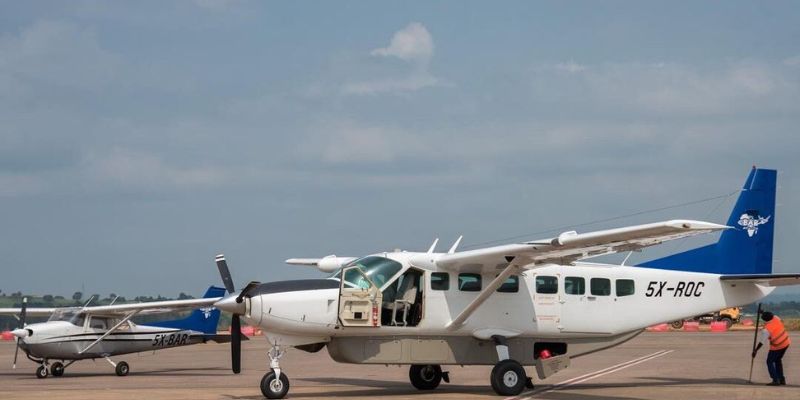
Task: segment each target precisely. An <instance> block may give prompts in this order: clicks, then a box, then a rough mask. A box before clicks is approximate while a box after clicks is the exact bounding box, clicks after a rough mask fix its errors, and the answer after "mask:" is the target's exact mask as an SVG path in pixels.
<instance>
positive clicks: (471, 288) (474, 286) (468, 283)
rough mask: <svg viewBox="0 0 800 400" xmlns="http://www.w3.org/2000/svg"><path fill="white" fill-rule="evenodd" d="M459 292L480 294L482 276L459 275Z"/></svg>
mask: <svg viewBox="0 0 800 400" xmlns="http://www.w3.org/2000/svg"><path fill="white" fill-rule="evenodd" d="M458 290H460V291H462V292H480V291H481V275H480V274H468V273H463V274H458Z"/></svg>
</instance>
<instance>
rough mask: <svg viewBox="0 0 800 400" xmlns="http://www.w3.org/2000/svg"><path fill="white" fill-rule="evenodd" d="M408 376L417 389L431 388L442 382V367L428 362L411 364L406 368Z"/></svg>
mask: <svg viewBox="0 0 800 400" xmlns="http://www.w3.org/2000/svg"><path fill="white" fill-rule="evenodd" d="M408 378H409V379H411V384H412V385H414V387H415V388H417V389H419V390H433V389H436V388H437V387H438V386H439V384H440V383H441V382H442V367H440V366H438V365H430V364H428V365H412V366H411V368H409V369H408Z"/></svg>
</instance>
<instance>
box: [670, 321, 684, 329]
mask: <svg viewBox="0 0 800 400" xmlns="http://www.w3.org/2000/svg"><path fill="white" fill-rule="evenodd" d="M669 326H671V327H672V329H681V328H683V320H682V319H679V320H677V321H672V322H670V324H669Z"/></svg>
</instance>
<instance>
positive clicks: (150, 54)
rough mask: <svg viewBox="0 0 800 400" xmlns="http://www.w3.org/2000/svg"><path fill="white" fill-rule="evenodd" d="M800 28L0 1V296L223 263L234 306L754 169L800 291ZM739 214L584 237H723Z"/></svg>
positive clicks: (751, 20) (206, 4)
mask: <svg viewBox="0 0 800 400" xmlns="http://www.w3.org/2000/svg"><path fill="white" fill-rule="evenodd" d="M799 17H800V5H798V3H796V2H732V1H725V2H702V3H696V2H663V3H655V2H603V3H599V2H569V3H566V2H548V3H544V2H504V3H501V4H497V3H493V2H447V1H443V2H419V3H408V2H394V3H378V2H343V3H334V2H287V3H267V2H255V1H253V2H245V1H242V2H240V1H211V0H202V1H200V0H199V1H183V2H163V1H149V2H148V1H144V2H127V3H122V2H91V1H74V2H42V1H31V2H12V1H0V204H1V205H2V207H1V208H0V216H1V217H2V218H1V219H2V229H0V250H2V252H3V254H4V263H3V267H2V271H3V279H2V281H1V282H2V283H0V290H3V291H6V292H10V291H14V290H23V291H26V292H35V293H46V292H53V293H62V294H70V293H71V292H72V291H74V290H78V289H80V287H81V286H84V287H85V290H86V291H87V292H91V293H101V294H107V293H109V292H115V293H121V294H128V295H132V294H167V295H174V294H177V293H178V292H191V293H197V294H200V293H201V292H202V289H203V288H204V287H205V286H207V285H208V284H210V283H218V281H219V280H218V277H217V274H216V268H215V267H214V265H213V256H214V255H215V254H216V253H217V252H221V251H224V252H225V253H226V254H227V255H228V258H229V260H230V263H231V267H232V270H233V274H234V278H235V280H236V281H237V282H238V283H244V282H247V281H249V280H261V281H270V280H277V279H288V278H298V277H310V276H317V275H318V274H317V273H315V272H314V271H311V270H306V269H302V268H297V267H289V266H285V265H283V263H282V262H283V260H284V259H286V258H289V257H315V256H324V255H328V254H338V255H345V256H351V255H361V254H365V253H370V252H375V251H383V250H391V249H394V248H403V249H409V250H415V249H425V248H427V246H428V245H429V244H430V242H431V241H432V240H433V239H434V238H435V237H441V238H442V241H443V242H451V241H453V240H455V238H456V237H457V236H458V235H459V234H464V235H465V239H464V243H465V244H466V245H469V244H475V243H480V242H484V241H490V240H495V239H501V238H505V237H510V236H515V235H518V234H526V233H534V232H540V231H544V230H547V229H549V228H552V227H559V226H564V225H572V224H580V223H583V222H586V221H592V220H598V219H603V218H607V217H613V216H618V215H626V214H629V213H633V212H636V211H640V210H645V209H650V208H657V207H662V206H667V205H672V204H678V203H683V202H688V201H692V200H696V199H700V198H706V197H712V196H716V195H719V194H724V193H729V192H731V191H733V190H735V189H737V188H739V187H740V186H741V183H742V182H743V180H744V178H745V176H746V174H747V172H748V169H749V168H750V166H751V165H753V164H757V165H759V166H764V167H771V168H777V169H779V170H780V171H781V174H780V176H779V184H780V189H779V190H780V194H779V203H780V204H781V205H780V207H779V209H778V217H777V218H778V219H777V221H776V223H777V225H776V227H777V234H778V239H777V243H776V260H777V263H776V267H775V269H776V270H777V271H780V272H790V271H797V270H798V267H797V266H795V265H793V263H792V260H793V253H792V252H791V247H792V240H791V238H793V237H797V236H798V235H800V217H798V213H797V212H796V211H795V210H794V209H793V205H796V204H798V198H800V177H798V166H799V165H798V153H799V150H800V138H798V126H800V124H799V123H800V113H798V112H800V45H799V44H798V43H800V24H797V21H798V20H799V19H800V18H799ZM725 201H726V202H707V203H703V204H701V205H699V206H694V207H685V208H679V209H671V210H668V211H665V212H661V213H653V214H648V215H644V216H637V217H635V218H629V219H625V220H618V221H614V222H612V223H607V224H598V225H595V226H591V227H582V228H581V229H594V228H601V227H606V226H617V225H621V224H628V223H638V222H646V221H653V220H658V219H663V218H675V217H688V218H701V219H711V220H714V221H717V222H724V221H725V219H726V216H727V213H728V211H727V210H728V208H729V206H730V203H731V202H732V199H731V198H728V199H725ZM555 233H558V232H555ZM542 235H544V236H547V235H548V234H542ZM533 238H535V236H534V237H533ZM445 245H447V244H445ZM443 246H444V245H443ZM681 246H685V245H681ZM674 248H675V246H672V247H669V248H665V249H660V250H658V249H657V250H655V253H649V254H657V253H658V252H659V251H662V252H663V251H667V250H671V249H674ZM647 256H648V254H643V255H638V254H637V255H635V256H634V257H638V258H639V259H644V258H646V257H647Z"/></svg>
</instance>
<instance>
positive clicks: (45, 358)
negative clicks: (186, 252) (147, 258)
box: [0, 286, 241, 378]
mask: <svg viewBox="0 0 800 400" xmlns="http://www.w3.org/2000/svg"><path fill="white" fill-rule="evenodd" d="M224 294H225V290H224V289H222V288H218V287H214V286H212V287H210V288H208V290H207V291H206V294H205V296H204V298H202V299H189V300H169V301H156V302H150V303H136V304H118V305H113V304H112V305H106V306H92V307H88V306H85V307H67V308H28V307H27V298H24V299H23V303H22V307H21V308H0V314H9V315H17V316H18V317H19V328H17V329H15V330H13V331H12V332H11V333H12V334H13V335H14V336H16V337H17V348H16V350H15V351H14V368H16V367H17V355H18V353H19V349H20V348H22V350H23V351H24V352H25V355H26V356H27V357H28V359H30V360H31V361H33V362H35V363H37V364H40V366H39V367H38V368H37V369H36V377H37V378H46V377H47V376H48V375H51V374H52V375H53V376H62V375H64V370H65V369H66V368H67V367H69V366H70V365H72V364H73V363H75V362H76V361H79V360H86V359H96V358H104V359H106V360H107V361H108V362H109V363H110V364H111V365H112V366H114V368H115V370H116V374H117V375H118V376H125V375H128V372H130V366H129V365H128V363H127V362H125V361H120V362H114V361H112V360H111V358H110V357H111V356H115V355H121V354H129V353H138V352H142V351H155V350H161V349H166V348H171V347H177V346H187V345H191V344H198V343H205V342H206V341H208V340H213V341H217V342H220V341H228V340H230V338H229V337H228V336H227V335H224V336H218V335H217V322H218V321H219V315H220V311H219V310H217V309H215V308H214V306H213V305H214V303H215V302H217V301H219V300H220V299H221V298H222V297H221V296H222V295H224ZM191 309H195V310H194V311H193V312H192V313H191V314H190V315H189V316H188V317H186V318H184V319H179V320H173V321H159V322H154V323H151V324H148V325H139V324H135V323H133V321H131V318H133V317H134V316H136V315H144V314H158V313H165V312H171V311H180V310H191ZM31 315H33V316H46V315H49V316H50V319H48V321H47V322H42V323H35V324H29V325H26V324H25V320H26V318H27V317H28V316H31ZM237 340H241V337H239V338H238V339H237ZM53 360H60V361H56V362H53V363H52V364H51V363H50V362H51V361H53Z"/></svg>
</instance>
